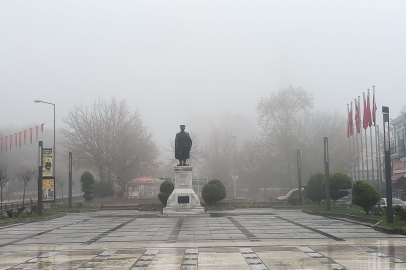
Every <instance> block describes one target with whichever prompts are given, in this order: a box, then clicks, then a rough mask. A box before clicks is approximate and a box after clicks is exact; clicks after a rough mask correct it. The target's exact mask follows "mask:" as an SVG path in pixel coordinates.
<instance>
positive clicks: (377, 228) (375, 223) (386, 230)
mask: <svg viewBox="0 0 406 270" xmlns="http://www.w3.org/2000/svg"><path fill="white" fill-rule="evenodd" d="M302 212H303V213H306V214H309V215H315V216H323V217H330V218H334V217H337V218H347V219H351V220H355V221H360V222H365V223H370V224H373V226H371V227H372V228H373V229H374V230H375V231H379V232H383V233H387V234H400V235H406V231H405V230H403V229H397V228H394V229H389V228H384V227H381V226H379V223H380V221H379V220H378V221H377V220H375V219H370V218H362V217H357V216H353V215H347V214H335V213H315V212H312V211H309V210H304V209H303V210H302Z"/></svg>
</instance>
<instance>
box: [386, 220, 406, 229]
mask: <svg viewBox="0 0 406 270" xmlns="http://www.w3.org/2000/svg"><path fill="white" fill-rule="evenodd" d="M379 226H380V227H384V228H388V229H406V220H396V219H394V220H393V223H388V222H387V221H386V217H384V218H383V219H382V220H381V222H380V223H379Z"/></svg>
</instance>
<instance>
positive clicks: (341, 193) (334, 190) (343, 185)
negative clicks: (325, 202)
mask: <svg viewBox="0 0 406 270" xmlns="http://www.w3.org/2000/svg"><path fill="white" fill-rule="evenodd" d="M329 180H330V198H331V199H332V200H333V201H334V205H335V203H336V201H337V200H339V199H341V198H343V197H345V196H347V195H348V194H350V192H349V191H348V190H347V189H351V187H352V180H351V177H349V176H348V175H346V174H345V173H340V172H335V173H331V174H330V178H329Z"/></svg>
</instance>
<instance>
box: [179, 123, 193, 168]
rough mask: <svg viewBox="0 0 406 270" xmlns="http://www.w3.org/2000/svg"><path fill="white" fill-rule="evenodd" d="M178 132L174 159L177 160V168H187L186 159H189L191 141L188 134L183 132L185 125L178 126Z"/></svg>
mask: <svg viewBox="0 0 406 270" xmlns="http://www.w3.org/2000/svg"><path fill="white" fill-rule="evenodd" d="M180 130H181V131H180V132H179V133H177V134H176V138H175V158H176V159H178V160H179V164H178V166H188V164H186V159H189V158H190V149H191V148H192V139H191V138H190V135H189V133H187V132H185V125H180Z"/></svg>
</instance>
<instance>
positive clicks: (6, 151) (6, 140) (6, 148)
mask: <svg viewBox="0 0 406 270" xmlns="http://www.w3.org/2000/svg"><path fill="white" fill-rule="evenodd" d="M4 138H5V139H6V152H7V147H8V136H6V137H4Z"/></svg>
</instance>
